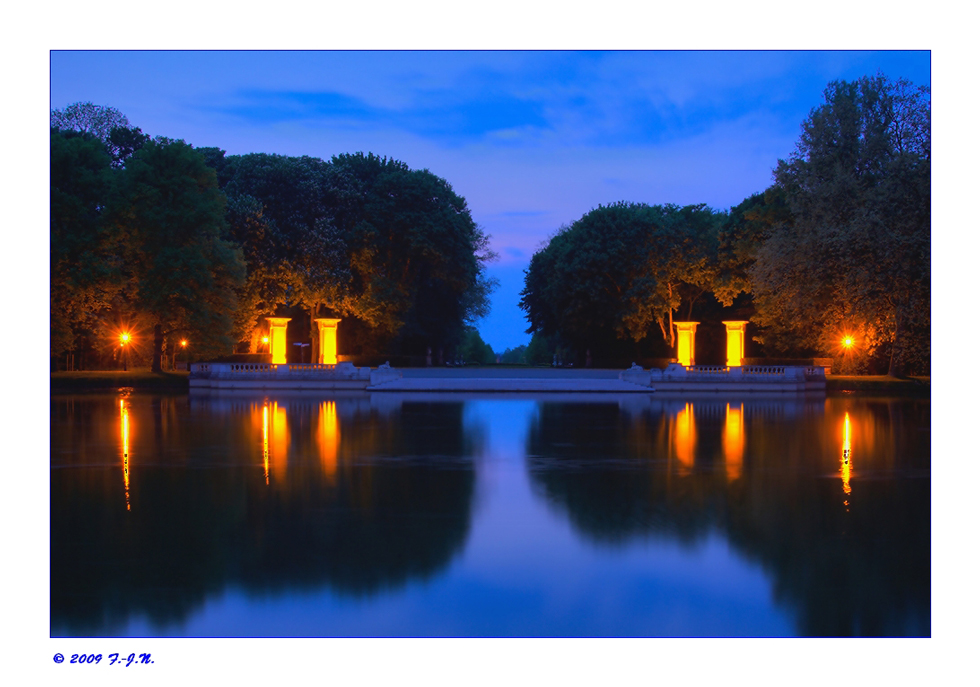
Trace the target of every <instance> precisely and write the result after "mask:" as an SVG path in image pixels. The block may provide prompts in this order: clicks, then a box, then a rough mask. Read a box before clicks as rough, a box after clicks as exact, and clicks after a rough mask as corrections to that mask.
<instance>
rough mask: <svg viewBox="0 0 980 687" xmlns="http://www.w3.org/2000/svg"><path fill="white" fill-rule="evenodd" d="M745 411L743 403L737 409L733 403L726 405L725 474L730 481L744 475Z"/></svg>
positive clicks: (724, 434) (723, 436) (723, 438)
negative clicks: (743, 414)
mask: <svg viewBox="0 0 980 687" xmlns="http://www.w3.org/2000/svg"><path fill="white" fill-rule="evenodd" d="M743 410H744V406H743V405H742V404H741V403H739V404H738V406H737V407H732V404H731V403H727V404H725V427H724V433H723V435H722V445H723V446H724V450H725V473H726V474H727V475H728V479H729V481H731V480H734V479H738V478H739V477H740V476H741V474H742V456H743V454H744V453H745V435H744V422H743V419H742V412H743Z"/></svg>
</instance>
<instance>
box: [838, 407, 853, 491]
mask: <svg viewBox="0 0 980 687" xmlns="http://www.w3.org/2000/svg"><path fill="white" fill-rule="evenodd" d="M840 479H841V483H842V485H843V489H844V494H845V496H850V494H851V414H850V413H848V412H846V411H845V412H844V441H843V446H841V456H840ZM844 505H845V506H848V505H850V504H848V502H847V499H846V498H845V499H844Z"/></svg>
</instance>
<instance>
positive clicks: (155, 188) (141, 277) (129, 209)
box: [112, 141, 245, 371]
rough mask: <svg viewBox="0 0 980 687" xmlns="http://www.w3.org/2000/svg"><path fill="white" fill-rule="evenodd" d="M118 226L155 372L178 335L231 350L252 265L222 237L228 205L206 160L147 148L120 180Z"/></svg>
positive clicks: (175, 147)
mask: <svg viewBox="0 0 980 687" xmlns="http://www.w3.org/2000/svg"><path fill="white" fill-rule="evenodd" d="M112 221H113V222H114V223H115V225H116V226H117V227H118V229H119V232H120V234H121V236H122V241H123V243H122V245H123V247H124V250H123V254H124V255H125V258H126V260H125V266H124V269H125V272H126V274H127V277H128V280H129V288H128V291H127V295H128V296H129V298H130V299H131V303H132V305H133V306H134V307H135V308H136V309H137V310H139V311H140V312H142V313H144V314H146V315H148V316H149V317H150V318H151V321H152V323H153V328H154V340H153V369H154V370H155V371H159V370H160V368H161V359H160V357H161V353H162V346H163V340H164V337H165V336H168V335H170V334H173V333H178V332H184V333H193V335H194V338H195V340H196V341H197V346H198V348H199V349H201V350H208V349H214V350H222V349H224V350H227V349H228V348H229V347H230V346H231V344H232V343H233V342H234V339H232V338H231V337H230V334H231V331H232V317H233V315H234V313H235V310H236V307H237V294H236V289H237V288H238V287H240V285H241V284H242V283H243V282H244V279H245V264H244V261H243V259H242V255H241V249H240V248H238V247H237V246H236V245H235V244H234V243H232V242H230V241H227V240H225V239H224V238H223V237H222V234H223V233H224V231H225V199H224V196H223V195H222V194H221V191H220V190H219V189H218V183H217V179H216V176H215V173H214V170H213V169H211V168H210V167H208V166H207V165H206V164H205V162H204V156H203V155H201V154H200V153H198V152H197V151H195V150H194V149H193V148H192V147H191V146H189V145H187V144H186V143H184V142H182V141H176V142H168V141H154V142H150V143H147V144H146V145H145V146H143V147H142V148H141V149H140V150H139V151H138V152H137V153H136V154H135V155H133V157H132V158H131V159H130V160H129V161H128V162H127V164H126V167H125V169H124V170H123V171H122V173H121V175H120V178H119V181H118V190H117V195H116V197H115V199H114V203H113V209H112Z"/></svg>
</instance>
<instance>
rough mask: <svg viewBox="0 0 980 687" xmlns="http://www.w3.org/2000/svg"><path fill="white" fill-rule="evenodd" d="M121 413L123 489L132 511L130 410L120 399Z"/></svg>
mask: <svg viewBox="0 0 980 687" xmlns="http://www.w3.org/2000/svg"><path fill="white" fill-rule="evenodd" d="M119 412H120V415H121V420H122V421H121V422H120V424H119V433H120V434H121V435H122V454H123V487H124V489H125V490H126V510H130V507H129V409H128V408H127V407H126V402H125V401H124V400H123V399H121V398H120V399H119Z"/></svg>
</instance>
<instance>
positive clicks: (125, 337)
mask: <svg viewBox="0 0 980 687" xmlns="http://www.w3.org/2000/svg"><path fill="white" fill-rule="evenodd" d="M119 342H120V343H119V345H120V346H125V345H126V344H128V343H129V332H123V333H122V334H120V335H119Z"/></svg>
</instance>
